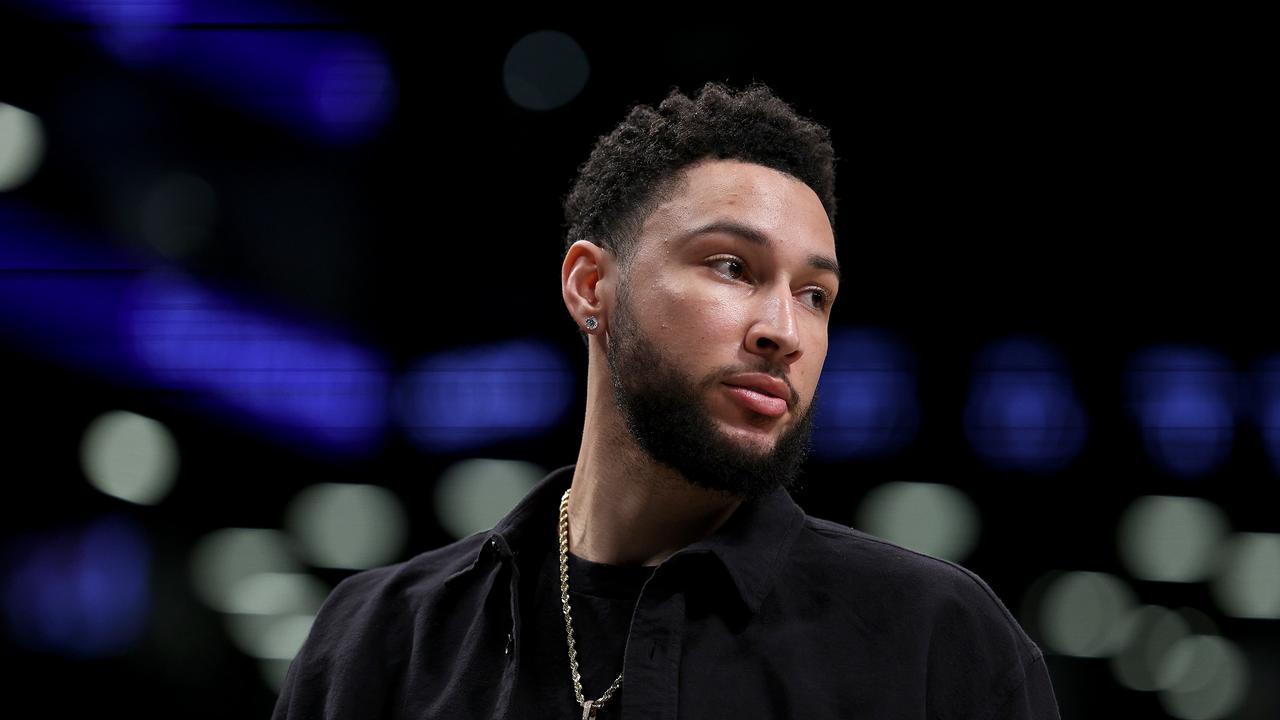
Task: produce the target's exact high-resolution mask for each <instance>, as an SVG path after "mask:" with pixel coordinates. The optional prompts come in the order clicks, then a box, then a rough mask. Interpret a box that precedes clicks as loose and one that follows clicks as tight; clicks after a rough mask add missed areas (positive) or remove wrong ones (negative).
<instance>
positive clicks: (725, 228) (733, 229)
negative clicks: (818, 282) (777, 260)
mask: <svg viewBox="0 0 1280 720" xmlns="http://www.w3.org/2000/svg"><path fill="white" fill-rule="evenodd" d="M717 232H718V233H726V234H728V235H736V236H737V237H740V238H742V239H743V240H746V241H747V242H749V243H751V244H753V245H759V246H760V247H762V248H772V247H773V238H770V237H769V235H768V234H767V233H765V232H763V231H761V230H759V229H758V228H754V227H752V226H750V225H744V224H743V223H740V222H737V221H736V220H713V221H712V222H709V223H707V224H706V225H703V226H701V227H699V228H696V229H694V230H690V231H689V232H687V233H685V234H683V235H681V236H680V237H679V238H677V242H683V241H684V240H688V239H689V238H692V237H697V236H698V235H706V234H707V233H717ZM807 260H808V261H809V266H810V267H813V268H817V269H819V270H827V271H830V272H831V273H833V274H834V275H835V276H836V282H839V281H840V263H838V262H836V259H835V258H833V257H831V256H830V255H819V254H818V253H810V254H809V257H808V258H807Z"/></svg>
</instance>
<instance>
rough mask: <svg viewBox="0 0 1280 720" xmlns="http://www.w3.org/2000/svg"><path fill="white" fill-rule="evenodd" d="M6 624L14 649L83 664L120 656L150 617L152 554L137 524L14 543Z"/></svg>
mask: <svg viewBox="0 0 1280 720" xmlns="http://www.w3.org/2000/svg"><path fill="white" fill-rule="evenodd" d="M9 554H11V555H12V556H13V557H14V562H13V565H12V566H11V569H10V571H9V572H8V573H7V575H6V577H5V578H4V579H3V598H4V619H5V624H6V625H7V629H8V633H9V636H10V637H11V638H13V640H14V641H15V643H16V644H17V645H19V646H22V647H24V648H26V649H28V650H32V651H35V652H45V653H55V654H60V655H68V656H72V657H79V658H95V657H104V656H111V655H118V654H120V653H123V652H127V651H128V650H130V649H131V648H132V647H133V646H134V645H135V644H136V643H137V642H138V640H139V639H140V638H141V636H142V633H143V631H144V630H145V628H146V623H147V618H148V616H149V614H150V600H149V595H150V592H149V585H150V563H151V549H150V546H149V544H148V541H147V539H146V537H145V536H144V534H143V532H142V530H141V529H139V528H138V527H137V526H136V524H134V523H133V522H132V521H130V520H128V519H125V518H120V517H106V518H101V519H98V520H96V521H94V522H92V523H90V524H89V525H88V526H87V527H86V528H84V529H82V530H73V531H63V532H59V533H54V534H49V535H46V536H43V537H30V536H29V537H26V538H20V539H16V540H11V541H10V548H9Z"/></svg>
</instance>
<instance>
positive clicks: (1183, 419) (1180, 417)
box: [1127, 347, 1237, 477]
mask: <svg viewBox="0 0 1280 720" xmlns="http://www.w3.org/2000/svg"><path fill="white" fill-rule="evenodd" d="M1236 382H1237V381H1236V377H1235V374H1234V372H1233V370H1232V367H1231V365H1230V363H1228V362H1227V361H1226V359H1224V358H1222V357H1221V356H1219V355H1218V354H1217V353H1214V352H1212V351H1209V350H1205V349H1200V348H1186V347H1157V348H1151V349H1148V350H1146V351H1143V352H1141V353H1138V354H1137V355H1136V356H1134V358H1133V360H1132V361H1131V363H1130V368H1129V372H1128V379H1127V395H1128V403H1129V408H1130V410H1131V412H1132V413H1133V414H1134V415H1135V416H1136V418H1137V420H1138V422H1139V424H1140V425H1141V428H1142V440H1143V445H1144V446H1145V447H1146V450H1147V454H1148V455H1149V456H1150V457H1151V459H1152V461H1154V462H1155V463H1156V464H1157V465H1159V466H1161V467H1163V468H1165V469H1166V470H1168V471H1170V472H1172V473H1174V474H1177V475H1181V476H1183V477H1194V476H1199V475H1204V474H1206V473H1208V472H1210V471H1211V470H1213V469H1214V468H1216V467H1218V466H1219V465H1220V464H1221V463H1222V462H1223V461H1224V460H1226V458H1227V456H1228V455H1229V454H1230V452H1231V444H1232V437H1233V434H1234V425H1235V407H1236Z"/></svg>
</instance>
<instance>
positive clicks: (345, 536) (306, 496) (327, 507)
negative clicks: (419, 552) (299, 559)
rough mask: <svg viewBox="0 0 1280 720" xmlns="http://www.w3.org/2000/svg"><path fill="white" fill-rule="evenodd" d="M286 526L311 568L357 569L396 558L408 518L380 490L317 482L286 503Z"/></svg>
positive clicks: (395, 499) (389, 495)
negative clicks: (296, 540) (297, 542)
mask: <svg viewBox="0 0 1280 720" xmlns="http://www.w3.org/2000/svg"><path fill="white" fill-rule="evenodd" d="M285 527H286V528H287V529H288V530H289V531H290V532H291V533H292V534H293V535H294V536H295V537H296V538H298V541H299V547H300V549H301V551H302V552H303V554H304V555H305V556H306V558H307V560H308V562H310V563H311V564H312V565H315V566H317V567H328V568H346V569H352V570H359V569H364V568H371V567H377V566H379V565H385V564H388V563H390V562H393V561H394V560H396V559H397V558H398V557H399V556H400V553H402V552H403V551H404V548H405V543H406V541H407V540H408V537H409V516H408V512H407V511H406V510H405V508H404V504H403V503H401V502H400V498H399V497H397V496H396V495H395V493H393V492H391V491H390V490H388V489H386V488H384V487H378V486H377V485H359V484H347V483H317V484H315V485H312V486H310V487H308V488H306V489H304V490H302V491H301V492H299V493H298V494H297V496H295V497H294V498H293V500H292V501H290V503H289V506H288V508H287V509H286V510H285Z"/></svg>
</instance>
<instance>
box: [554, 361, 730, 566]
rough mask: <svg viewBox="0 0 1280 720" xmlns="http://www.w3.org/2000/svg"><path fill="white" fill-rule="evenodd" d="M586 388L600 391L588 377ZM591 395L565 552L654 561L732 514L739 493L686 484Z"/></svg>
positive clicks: (618, 561) (615, 561)
mask: <svg viewBox="0 0 1280 720" xmlns="http://www.w3.org/2000/svg"><path fill="white" fill-rule="evenodd" d="M588 388H589V390H588V394H589V395H596V396H597V398H598V397H601V395H600V394H598V393H595V392H593V391H594V390H596V388H595V387H594V386H593V384H592V383H590V381H589V382H588ZM606 392H607V390H606ZM597 398H591V397H589V398H588V403H587V407H588V413H587V419H586V423H585V425H584V428H583V437H582V446H581V448H580V449H579V451H578V460H577V463H576V467H575V468H574V473H573V484H572V486H571V487H572V488H573V491H572V492H571V493H570V494H569V551H570V552H572V553H573V554H574V555H577V556H578V557H580V558H583V559H585V560H590V561H592V562H597V563H607V564H611V565H645V566H654V565H658V564H660V563H662V562H663V561H664V560H666V559H667V558H668V557H670V556H671V555H673V554H675V553H676V552H677V551H679V550H680V549H681V548H684V547H685V546H687V545H689V544H690V543H693V542H696V541H698V540H701V539H702V538H705V537H707V536H708V535H711V534H712V533H714V532H715V531H716V530H717V529H718V528H719V527H720V526H721V525H723V524H724V523H725V521H727V520H728V519H729V518H730V517H731V516H732V515H733V512H734V511H735V510H736V509H737V508H738V506H739V505H741V503H742V501H741V499H738V498H731V497H727V496H725V495H723V494H720V493H717V492H714V491H711V490H706V489H703V488H699V487H696V486H693V485H690V484H689V483H688V482H687V481H686V480H685V479H684V478H683V477H682V476H681V475H680V474H678V473H677V472H675V471H674V470H672V469H671V468H669V467H667V466H665V465H659V464H657V463H655V462H654V461H653V459H652V458H650V457H649V456H648V454H646V453H645V452H644V451H643V449H641V448H640V447H639V446H638V445H637V444H636V442H635V440H634V439H633V438H632V437H631V435H630V433H629V432H628V431H627V429H626V427H625V423H623V421H622V419H621V418H620V417H618V414H617V413H616V412H607V409H604V408H601V407H599V406H598V405H596V404H595V403H594V402H593V400H595V399H597ZM610 409H611V408H610Z"/></svg>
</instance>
